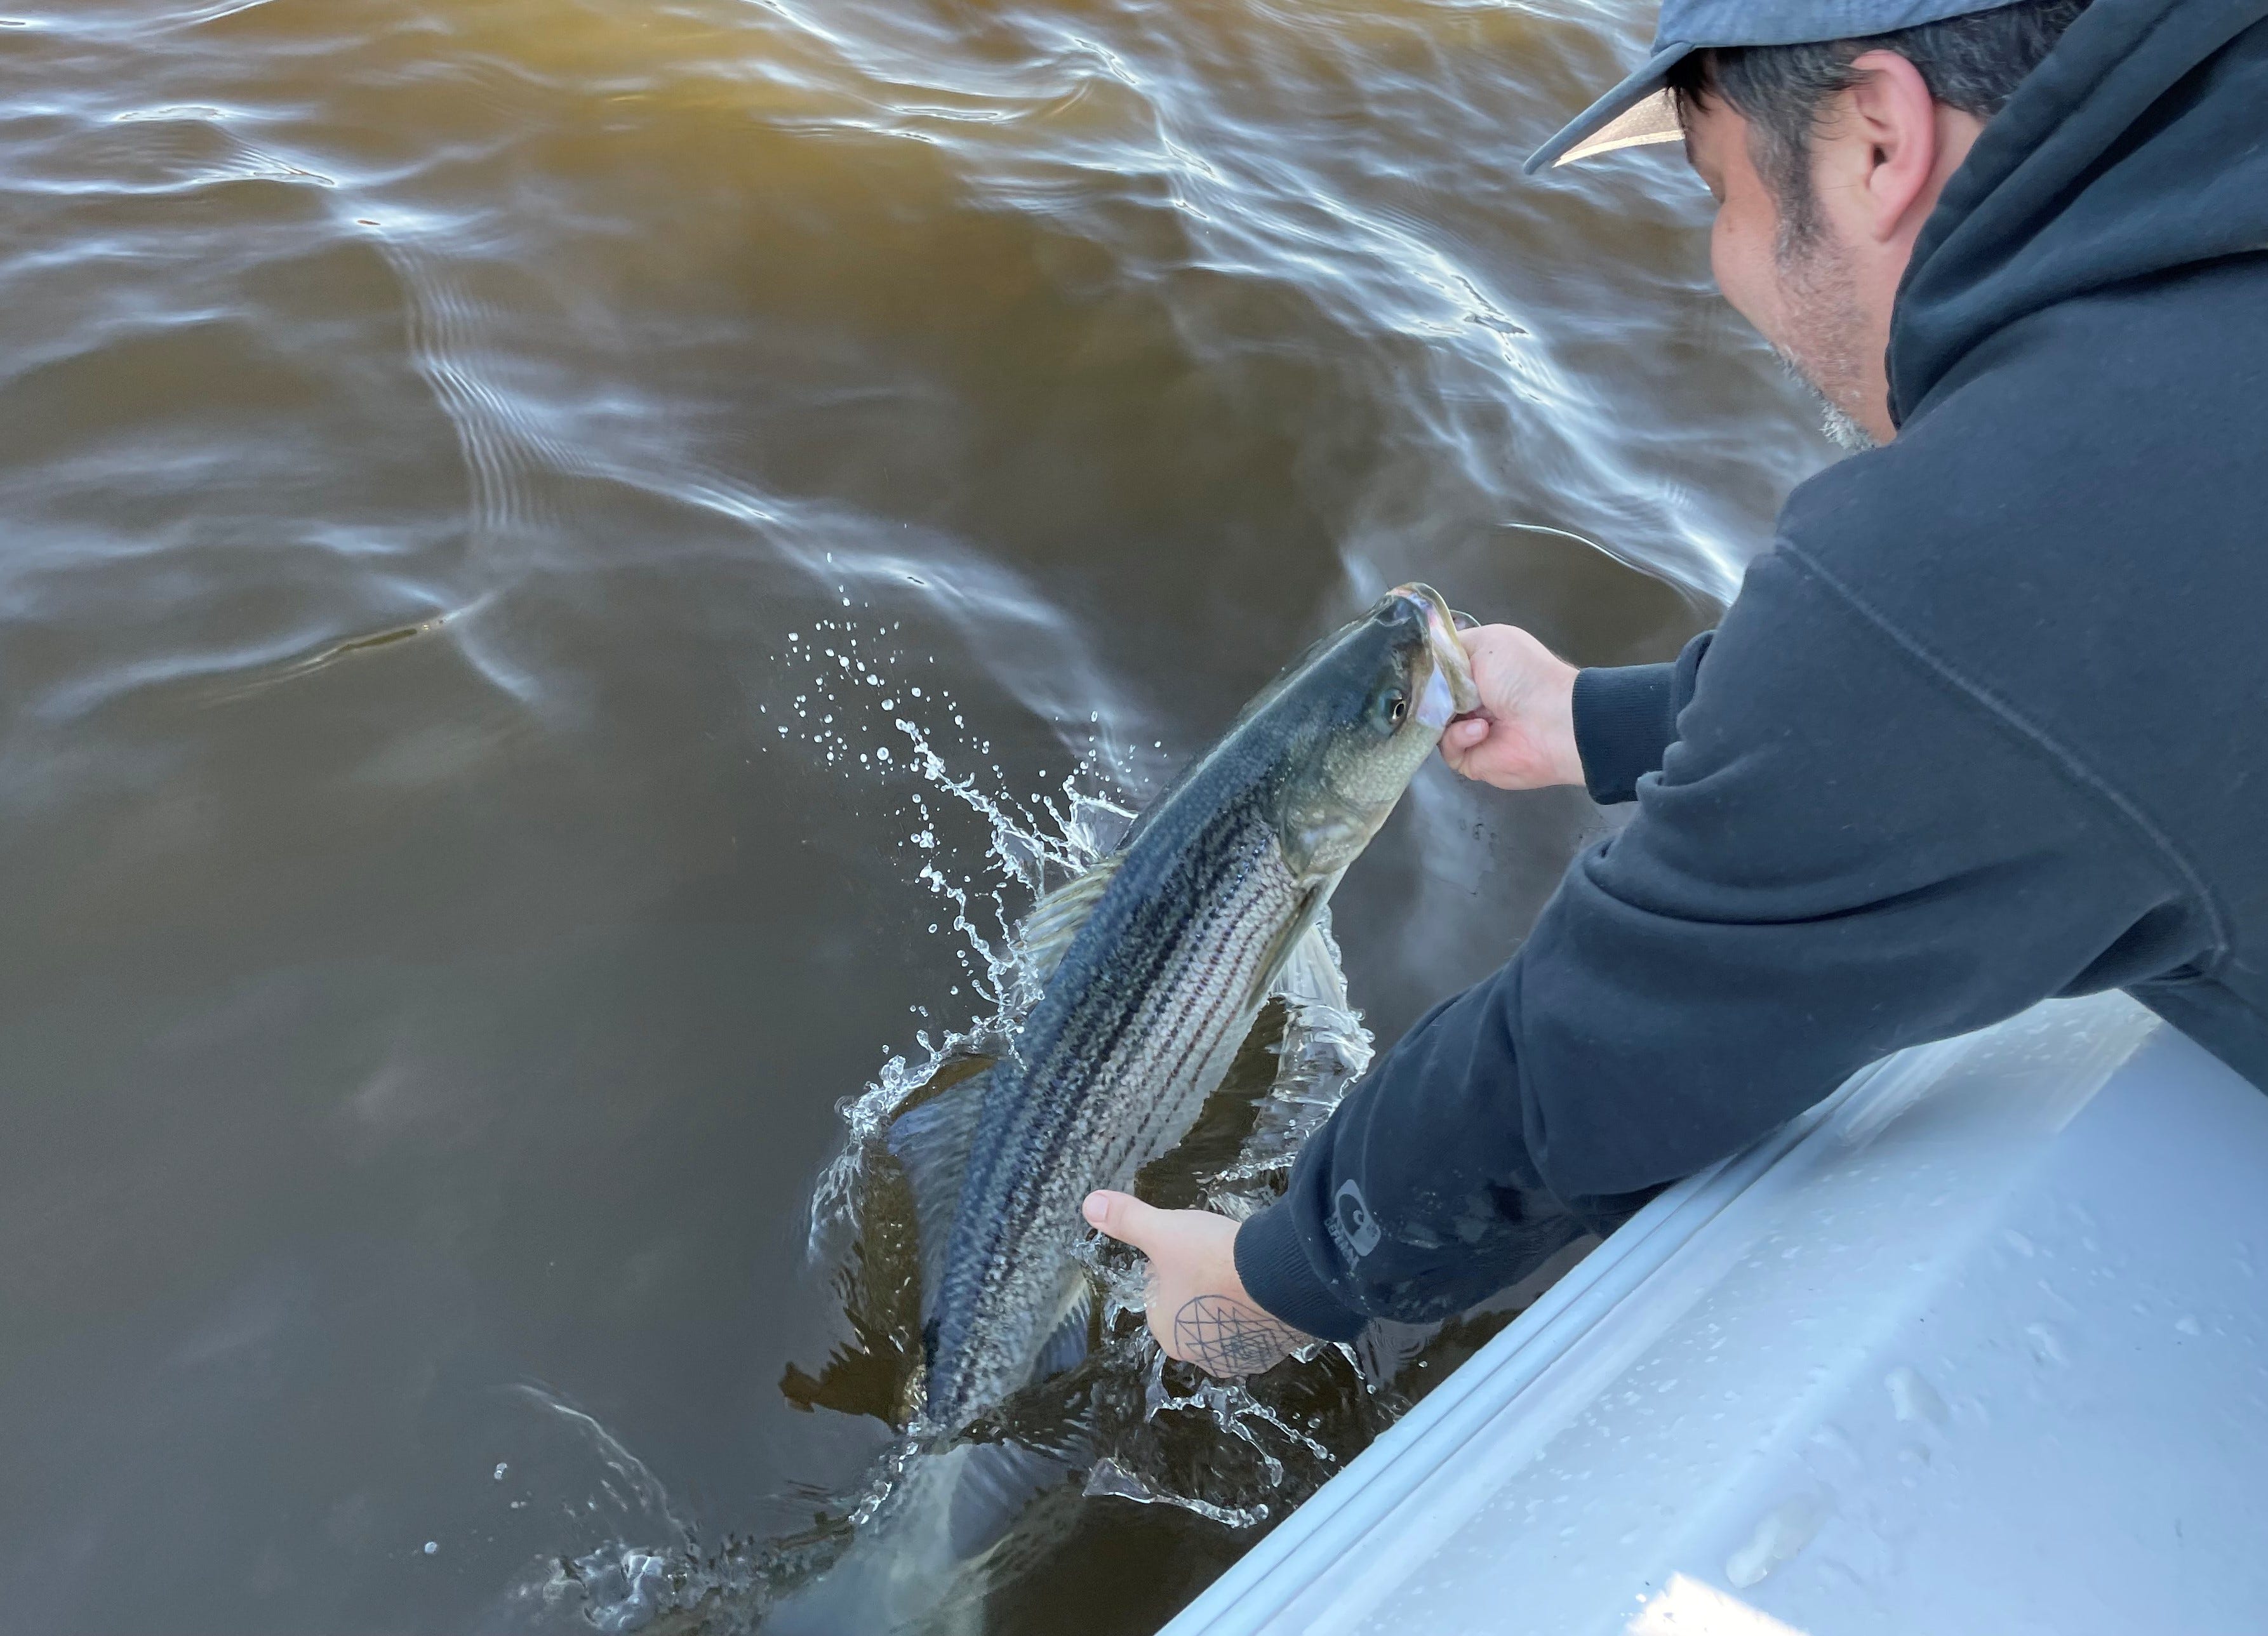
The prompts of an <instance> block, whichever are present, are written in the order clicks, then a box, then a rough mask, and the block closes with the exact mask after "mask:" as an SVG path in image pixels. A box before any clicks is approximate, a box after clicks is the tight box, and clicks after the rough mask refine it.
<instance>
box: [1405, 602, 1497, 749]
mask: <svg viewBox="0 0 2268 1636" xmlns="http://www.w3.org/2000/svg"><path fill="white" fill-rule="evenodd" d="M1391 594H1392V595H1395V596H1397V597H1400V598H1402V599H1403V601H1406V602H1408V603H1409V604H1410V607H1411V608H1413V609H1414V610H1415V611H1417V612H1418V614H1420V615H1422V616H1423V617H1424V619H1425V647H1426V651H1427V652H1428V653H1430V654H1431V655H1432V660H1433V663H1432V671H1431V674H1428V675H1427V677H1426V678H1425V688H1424V689H1423V690H1421V691H1420V692H1419V694H1418V711H1417V715H1418V721H1419V723H1420V724H1422V725H1423V726H1426V727H1429V728H1431V729H1432V731H1433V732H1435V733H1439V732H1440V731H1441V730H1442V729H1443V728H1444V727H1447V726H1448V725H1449V724H1450V723H1451V722H1452V721H1454V720H1455V719H1457V718H1458V717H1460V716H1462V715H1465V714H1467V713H1468V712H1469V711H1476V710H1478V709H1479V708H1480V707H1481V696H1480V690H1479V689H1477V688H1476V687H1474V685H1473V667H1472V661H1471V660H1469V659H1468V658H1467V657H1466V655H1465V645H1464V643H1463V641H1462V639H1461V638H1460V637H1458V635H1457V624H1456V615H1454V614H1452V613H1451V612H1450V611H1449V605H1448V603H1447V602H1446V601H1443V600H1442V598H1441V593H1440V592H1439V591H1436V590H1435V589H1434V588H1433V587H1432V586H1429V585H1417V584H1411V585H1405V586H1395V588H1394V590H1393V592H1392V593H1391Z"/></svg>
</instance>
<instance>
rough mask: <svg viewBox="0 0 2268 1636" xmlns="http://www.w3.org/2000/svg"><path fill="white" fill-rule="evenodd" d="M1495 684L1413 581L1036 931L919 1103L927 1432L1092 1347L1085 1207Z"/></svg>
mask: <svg viewBox="0 0 2268 1636" xmlns="http://www.w3.org/2000/svg"><path fill="white" fill-rule="evenodd" d="M1476 704H1477V699H1476V695H1475V693H1474V690H1473V683H1472V677H1471V674H1470V671H1469V669H1468V667H1467V663H1466V659H1465V652H1464V648H1463V645H1462V643H1461V642H1460V641H1459V640H1458V637H1457V635H1456V631H1455V628H1454V623H1453V620H1452V615H1450V613H1449V610H1448V608H1447V605H1446V604H1445V603H1444V602H1443V601H1441V598H1440V595H1439V594H1438V593H1435V592H1434V591H1433V590H1432V588H1430V587H1429V586H1419V585H1410V586H1402V587H1400V588H1399V589H1397V590H1395V591H1393V592H1391V593H1388V595H1386V596H1385V597H1384V598H1382V599H1381V601H1379V602H1378V604H1377V605H1376V606H1375V607H1374V608H1372V609H1371V610H1370V612H1369V613H1368V614H1366V615H1364V616H1363V617H1362V618H1360V619H1359V620H1357V621H1355V622H1354V623H1351V624H1350V625H1347V626H1346V627H1345V628H1344V629H1343V630H1339V631H1337V632H1336V633H1334V634H1333V635H1331V636H1329V637H1325V638H1324V639H1323V640H1322V641H1321V642H1318V643H1317V644H1315V645H1314V646H1313V647H1312V648H1310V649H1309V650H1308V651H1307V652H1306V653H1305V654H1303V655H1302V656H1301V657H1300V659H1299V660H1296V661H1294V663H1293V664H1292V666H1291V667H1288V668H1287V669H1286V670H1285V671H1284V673H1283V674H1280V675H1279V676H1278V677H1277V679H1276V680H1275V681H1274V682H1271V683H1270V685H1269V686H1268V687H1267V688H1266V689H1263V691H1262V692H1261V694H1260V695H1259V696H1258V697H1256V699H1254V700H1253V701H1252V703H1251V704H1248V706H1246V708H1245V710H1244V711H1243V712H1242V713H1241V715H1240V716H1239V717H1238V718H1237V719H1236V721H1235V723H1234V724H1233V726H1231V727H1230V728H1229V730H1228V732H1227V733H1226V734H1225V735H1224V736H1223V737H1222V738H1221V739H1220V741H1219V742H1218V743H1216V744H1214V745H1213V746H1212V748H1211V749H1209V750H1207V751H1206V752H1205V753H1204V755H1201V756H1199V757H1198V758H1197V760H1196V761H1195V762H1194V763H1191V764H1190V765H1189V768H1188V769H1187V770H1185V771H1184V772H1183V773H1182V776H1181V777H1179V778H1178V779H1177V780H1176V781H1175V783H1174V785H1172V786H1171V787H1170V788H1169V789H1167V791H1166V792H1165V793H1164V794H1163V795H1161V796H1160V798H1159V799H1158V800H1156V801H1154V802H1152V804H1151V805H1150V806H1149V807H1147V808H1146V809H1145V811H1144V812H1143V814H1141V816H1140V817H1139V818H1138V820H1137V821H1136V822H1135V824H1134V827H1133V828H1132V829H1131V830H1130V832H1129V834H1128V836H1127V839H1126V844H1124V846H1123V848H1122V849H1121V850H1120V851H1118V852H1117V853H1116V855H1115V856H1113V857H1111V858H1109V859H1105V860H1104V861H1103V862H1102V863H1101V864H1099V865H1097V866H1095V867H1094V869H1093V870H1091V871H1089V872H1088V873H1086V874H1084V875H1082V876H1080V877H1079V879H1077V880H1075V881H1072V882H1071V883H1070V884H1069V885H1067V886H1065V887H1064V888H1061V889H1059V890H1058V891H1057V892H1055V893H1053V894H1052V895H1049V896H1048V897H1046V898H1044V899H1042V901H1041V902H1040V903H1038V904H1037V905H1035V908H1034V909H1033V910H1032V913H1031V914H1030V916H1029V917H1027V919H1026V921H1025V922H1024V924H1023V925H1022V926H1021V928H1020V931H1019V933H1018V941H1019V944H1020V949H1021V953H1022V955H1023V958H1024V961H1025V962H1026V965H1027V969H1029V970H1030V971H1031V972H1032V973H1033V974H1034V976H1035V981H1037V982H1038V983H1039V984H1041V985H1042V987H1041V989H1040V998H1039V999H1038V1000H1037V1002H1036V1003H1035V1005H1034V1006H1033V1007H1032V1008H1031V1010H1030V1011H1029V1012H1028V1013H1027V1015H1026V1016H1025V1018H1024V1020H1023V1021H1022V1024H1021V1026H1020V1028H1019V1029H1018V1030H1017V1033H1016V1035H1015V1037H1014V1039H1013V1041H1012V1042H1011V1043H1010V1045H1009V1047H1008V1049H1007V1050H1006V1051H1005V1054H1004V1055H1003V1057H1002V1058H1001V1060H1000V1061H999V1062H998V1063H997V1064H996V1065H994V1066H993V1067H992V1068H990V1070H989V1071H987V1072H984V1073H983V1074H981V1075H978V1076H976V1077H973V1078H970V1079H968V1080H963V1081H962V1082H961V1083H959V1084H957V1085H955V1086H953V1087H950V1088H949V1089H947V1090H945V1091H943V1092H941V1093H939V1094H936V1095H934V1096H932V1097H931V1098H929V1099H928V1100H925V1101H918V1102H917V1103H916V1104H914V1105H911V1106H909V1108H907V1109H905V1110H903V1111H902V1113H901V1114H900V1115H899V1116H898V1117H897V1119H896V1121H895V1124H893V1126H892V1128H891V1130H890V1132H889V1135H888V1138H887V1140H888V1145H889V1147H890V1150H891V1152H892V1153H895V1154H896V1155H897V1156H898V1158H899V1160H900V1161H901V1162H902V1165H903V1166H904V1168H905V1170H906V1173H907V1175H908V1177H909V1181H910V1182H911V1183H912V1186H913V1191H914V1198H915V1205H916V1215H917V1235H918V1238H919V1242H920V1250H921V1258H922V1264H923V1303H924V1304H923V1319H924V1329H923V1341H924V1358H925V1367H924V1396H923V1406H922V1409H921V1412H920V1415H919V1418H918V1420H917V1432H918V1433H920V1434H921V1435H923V1436H924V1438H926V1439H931V1440H935V1439H949V1438H951V1437H953V1436H954V1435H955V1434H957V1433H961V1431H963V1430H965V1429H966V1428H967V1427H968V1425H969V1424H970V1422H971V1421H972V1420H974V1419H976V1418H977V1417H979V1416H981V1415H982V1414H983V1413H984V1412H985V1411H988V1410H990V1409H991V1408H993V1407H994V1406H996V1405H998V1404H999V1403H1000V1402H1001V1401H1002V1400H1003V1399H1005V1397H1006V1396H1008V1395H1009V1394H1010V1393H1012V1392H1013V1391H1015V1390H1016V1389H1019V1388H1020V1387H1022V1386H1023V1385H1025V1384H1027V1382H1032V1381H1035V1380H1038V1379H1042V1378H1044V1377H1046V1376H1047V1375H1049V1374H1055V1373H1057V1372H1059V1371H1060V1370H1062V1369H1064V1368H1066V1367H1070V1366H1071V1364H1073V1363H1075V1362H1077V1361H1078V1360H1079V1358H1080V1357H1081V1356H1082V1355H1084V1353H1085V1352H1086V1348H1087V1345H1088V1343H1089V1338H1090V1326H1091V1316H1090V1315H1091V1308H1092V1303H1093V1298H1094V1297H1093V1292H1092V1289H1091V1287H1090V1285H1089V1282H1088V1279H1087V1277H1086V1271H1085V1270H1084V1268H1083V1267H1082V1265H1081V1264H1080V1263H1079V1260H1078V1258H1077V1256H1076V1254H1075V1250H1076V1248H1077V1246H1078V1244H1079V1240H1080V1238H1081V1236H1082V1235H1083V1234H1085V1233H1086V1225H1085V1223H1084V1222H1083V1221H1082V1220H1081V1219H1080V1215H1079V1203H1080V1201H1081V1200H1082V1199H1083V1198H1086V1195H1087V1194H1088V1193H1089V1192H1092V1191H1093V1190H1095V1189H1097V1188H1120V1189H1123V1188H1125V1187H1127V1186H1129V1185H1130V1183H1132V1181H1133V1179H1134V1175H1135V1172H1136V1171H1137V1170H1138V1169H1139V1168H1141V1166H1142V1165H1144V1164H1145V1163H1146V1162H1147V1161H1150V1160H1152V1159H1153V1158H1156V1157H1158V1156H1159V1155H1160V1154H1162V1153H1166V1152H1167V1151H1169V1150H1170V1149H1172V1148H1173V1147H1174V1146H1175V1145H1176V1144H1177V1143H1178V1142H1179V1141H1180V1140H1181V1139H1182V1136H1183V1135H1184V1134H1186V1132H1187V1131H1189V1127H1190V1125H1191V1124H1193V1123H1194V1121H1195V1120H1196V1118H1197V1114H1198V1112H1199V1110H1200V1109H1201V1108H1202V1106H1203V1105H1204V1100H1205V1098H1206V1097H1207V1096H1208V1095H1209V1094H1211V1092H1212V1091H1213V1090H1214V1089H1215V1088H1216V1087H1218V1086H1219V1083H1220V1081H1221V1080H1222V1077H1223V1076H1224V1075H1225V1074H1226V1072H1227V1070H1228V1067H1229V1065H1230V1063H1231V1062H1232V1060H1233V1058H1234V1057H1235V1055H1236V1052H1237V1049H1238V1047H1239V1046H1240V1045H1241V1043H1243V1041H1244V1038H1245V1035H1246V1034H1247V1033H1248V1030H1249V1029H1250V1028H1251V1027H1252V1024H1253V1022H1254V1021H1255V1020H1256V1018H1257V1016H1258V1014H1259V1012H1260V1009H1261V1006H1262V1005H1263V1002H1264V1000H1265V999H1266V998H1267V995H1268V992H1269V989H1270V984H1271V983H1272V982H1273V981H1274V980H1275V978H1276V977H1277V976H1278V973H1279V972H1281V971H1282V970H1283V969H1284V968H1285V963H1286V962H1287V961H1288V960H1289V959H1290V958H1291V957H1292V952H1293V950H1294V949H1295V947H1297V946H1299V945H1300V942H1301V940H1302V939H1303V938H1305V937H1307V936H1308V935H1309V934H1310V933H1311V932H1312V931H1313V929H1314V927H1315V926H1316V924H1317V917H1318V916H1319V915H1320V914H1321V913H1322V909H1323V906H1324V904H1325V903H1327V902H1328V901H1329V898H1330V895H1331V893H1332V890H1333V889H1334V888H1336V887H1337V884H1338V881H1339V879H1340V877H1341V875H1342V874H1344V872H1345V870H1346V868H1347V866H1348V865H1349V864H1351V862H1353V860H1354V859H1355V858H1356V857H1357V856H1358V855H1359V853H1360V852H1361V851H1362V850H1363V848H1364V847H1365V846H1366V845H1367V844H1369V842H1370V839H1371V837H1372V836H1374V835H1375V834H1377V832H1378V829H1379V827H1380V826H1381V824H1383V823H1384V822H1386V819H1387V816H1388V814H1389V813H1391V812H1392V811H1393V809H1394V807H1395V803H1396V802H1397V801H1399V800H1401V797H1402V792H1403V790H1404V789H1405V788H1406V787H1407V786H1408V785H1409V782H1410V778H1411V777H1412V776H1413V775H1414V774H1415V773H1416V772H1417V770H1418V767H1419V766H1420V765H1421V764H1423V763H1424V762H1425V759H1426V757H1427V756H1428V755H1430V754H1431V753H1432V749H1433V748H1434V746H1435V744H1436V743H1437V742H1438V741H1439V740H1440V735H1441V731H1442V729H1443V728H1444V727H1446V726H1447V725H1448V723H1449V721H1450V720H1451V719H1453V718H1454V717H1455V716H1456V715H1458V714H1460V713H1462V712H1463V711H1469V710H1471V709H1473V708H1475V707H1476Z"/></svg>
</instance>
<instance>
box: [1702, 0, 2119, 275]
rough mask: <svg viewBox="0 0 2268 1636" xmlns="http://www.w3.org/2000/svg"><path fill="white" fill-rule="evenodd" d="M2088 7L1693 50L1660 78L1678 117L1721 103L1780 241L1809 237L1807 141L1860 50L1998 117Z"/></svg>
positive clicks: (1948, 99) (1956, 102)
mask: <svg viewBox="0 0 2268 1636" xmlns="http://www.w3.org/2000/svg"><path fill="white" fill-rule="evenodd" d="M2087 4H2088V0H2016V4H2013V5H2001V6H1995V7H1994V8H1993V9H1992V10H1991V11H1972V12H1970V13H1969V14H1968V15H1966V16H1964V17H1949V18H1945V19H1944V20H1943V21H1942V22H1937V23H1920V24H1917V25H1916V26H1913V27H1911V28H1900V29H1894V30H1892V31H1891V32H1890V33H1887V34H1870V35H1868V36H1867V37H1866V38H1864V39H1860V40H1831V41H1823V42H1821V43H1820V44H1817V45H1795V46H1729V47H1718V48H1713V49H1711V50H1706V51H1697V52H1695V53H1693V55H1690V56H1689V57H1686V58H1685V59H1684V60H1683V61H1682V62H1680V63H1678V64H1677V66H1676V67H1675V68H1674V69H1672V70H1670V73H1669V88H1670V90H1671V91H1672V92H1675V94H1676V97H1677V106H1678V111H1679V113H1680V114H1686V113H1689V112H1690V110H1692V109H1694V108H1696V107H1701V106H1702V105H1704V104H1705V103H1706V102H1708V101H1709V99H1712V98H1713V97H1721V98H1723V99H1725V101H1726V102H1727V103H1728V104H1730V105H1731V106H1732V107H1734V109H1736V110H1737V111H1738V112H1739V113H1740V114H1742V115H1743V116H1744V117H1745V118H1746V119H1747V120H1748V121H1749V152H1750V156H1751V157H1752V158H1754V159H1755V160H1756V169H1757V170H1758V171H1759V172H1760V173H1762V174H1763V176H1764V181H1766V182H1767V183H1769V184H1770V185H1771V188H1772V190H1773V192H1775V193H1776V194H1778V195H1779V202H1780V216H1781V223H1782V231H1783V234H1784V237H1785V239H1786V241H1787V242H1789V243H1793V244H1800V243H1802V242H1803V241H1804V240H1808V238H1810V237H1811V236H1812V234H1813V233H1814V232H1816V231H1817V229H1818V201H1817V200H1816V199H1815V198H1814V197H1813V196H1812V191H1811V138H1812V134H1813V133H1814V132H1815V131H1816V130H1817V129H1819V127H1820V124H1821V122H1822V119H1823V110H1824V109H1825V107H1826V104H1827V101H1828V99H1830V98H1831V97H1833V96H1835V95H1837V93H1838V92H1845V91H1848V90H1850V89H1851V88H1852V86H1853V85H1857V84H1858V83H1859V75H1857V74H1854V73H1852V71H1851V64H1852V63H1853V62H1854V61H1855V60H1857V59H1858V58H1859V57H1860V56H1862V55H1865V54H1866V53H1867V52H1869V51H1895V52H1896V53H1897V54H1898V55H1900V56H1902V57H1904V58H1905V60H1906V61H1907V62H1909V63H1912V64H1913V65H1914V67H1915V68H1916V69H1917V70H1919V72H1920V74H1921V78H1922V83H1923V84H1924V85H1927V86H1928V87H1929V94H1930V95H1931V96H1932V97H1933V98H1935V99H1937V100H1938V101H1940V102H1942V103H1945V104H1947V105H1948V107H1956V108H1959V109H1960V110H1961V111H1962V113H1964V114H1975V115H1976V116H1977V118H1978V119H1990V118H1992V115H1994V114H1998V113H1999V111H2000V110H2001V108H2002V107H2005V106H2006V105H2007V100H2008V99H2009V97H2010V96H2011V95H2012V94H2014V92H2015V89H2016V87H2017V85H2020V84H2021V83H2022V81H2023V78H2024V77H2025V76H2026V75H2027V74H2029V73H2030V72H2031V71H2032V70H2034V69H2036V68H2037V67H2038V66H2039V64H2040V60H2041V59H2042V58H2043V57H2044V56H2046V55H2047V54H2048V52H2049V50H2050V49H2051V48H2053V46H2054V45H2055V42H2056V41H2058V40H2060V39H2061V38H2063V32H2064V30H2065V29H2066V28H2069V27H2070V26H2071V25H2072V23H2073V19H2075V18H2077V17H2078V16H2079V14H2080V12H2081V11H2085V10H2087Z"/></svg>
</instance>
